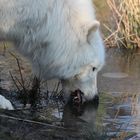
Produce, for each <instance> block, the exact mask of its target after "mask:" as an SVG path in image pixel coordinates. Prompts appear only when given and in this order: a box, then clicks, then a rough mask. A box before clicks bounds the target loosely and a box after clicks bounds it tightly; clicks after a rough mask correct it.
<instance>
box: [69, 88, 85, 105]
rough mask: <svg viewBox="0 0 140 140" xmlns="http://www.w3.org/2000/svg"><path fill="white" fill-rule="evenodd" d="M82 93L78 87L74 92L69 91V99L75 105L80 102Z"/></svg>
mask: <svg viewBox="0 0 140 140" xmlns="http://www.w3.org/2000/svg"><path fill="white" fill-rule="evenodd" d="M82 95H83V92H82V91H81V90H79V89H77V90H75V91H74V92H72V93H71V101H72V103H73V104H75V105H77V104H82V101H83V99H82Z"/></svg>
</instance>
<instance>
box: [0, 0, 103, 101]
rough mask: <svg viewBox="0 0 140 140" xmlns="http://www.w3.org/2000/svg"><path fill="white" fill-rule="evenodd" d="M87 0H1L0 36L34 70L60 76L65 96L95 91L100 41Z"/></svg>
mask: <svg viewBox="0 0 140 140" xmlns="http://www.w3.org/2000/svg"><path fill="white" fill-rule="evenodd" d="M99 26H100V23H99V22H98V21H97V20H96V17H95V12H94V7H93V5H92V0H0V39H1V40H3V39H4V40H10V41H13V42H14V44H15V46H16V48H17V49H18V50H19V51H20V52H21V53H22V54H23V55H24V56H26V57H28V58H29V60H30V61H31V64H32V67H33V71H34V72H35V74H36V75H37V76H39V77H41V78H44V79H46V80H48V79H53V78H57V79H60V80H61V81H62V88H63V90H64V93H66V95H69V93H71V92H72V91H75V90H77V89H79V90H81V91H82V92H83V93H84V98H85V100H91V99H92V98H94V96H95V95H96V94H97V86H96V76H97V72H98V71H99V70H100V69H101V67H102V66H103V64H104V45H103V41H102V39H101V36H100V33H99Z"/></svg>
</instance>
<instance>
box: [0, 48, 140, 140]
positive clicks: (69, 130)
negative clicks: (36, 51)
mask: <svg viewBox="0 0 140 140" xmlns="http://www.w3.org/2000/svg"><path fill="white" fill-rule="evenodd" d="M0 48H1V50H0V58H1V59H0V79H1V80H0V87H2V88H4V89H6V90H12V91H13V92H11V93H10V92H8V91H4V90H0V92H1V94H5V96H7V95H8V96H7V97H8V98H9V99H11V100H12V101H13V103H14V104H15V105H16V106H17V107H18V109H19V110H16V111H2V110H1V111H0V124H1V125H0V140H1V139H2V140H9V139H10V140H11V139H13V140H15V139H21V138H23V139H26V140H32V139H35V140H41V139H44V140H45V139H49V140H51V139H52V140H54V139H58V140H61V139H66V140H67V139H68V140H77V139H79V140H82V139H83V140H86V139H89V140H93V139H95V140H108V139H109V140H111V139H112V140H117V139H119V140H137V139H138V140H139V139H140V121H139V120H140V110H139V108H140V96H139V95H140V86H139V83H140V61H139V60H140V53H139V50H136V51H135V52H133V53H132V52H131V51H127V52H126V51H122V50H119V49H108V50H107V56H106V65H105V66H104V68H103V70H102V71H101V72H100V73H99V76H98V89H99V93H100V94H99V97H100V100H99V104H98V101H97V100H96V101H94V102H90V103H86V104H84V105H82V106H79V107H75V106H71V105H70V104H67V105H63V104H61V103H60V102H59V101H58V102H56V99H54V100H53V99H51V101H49V103H48V101H46V100H45V99H46V98H45V97H43V99H42V104H43V105H44V107H42V108H39V109H37V110H35V111H33V110H30V108H29V107H26V109H22V107H23V105H22V104H21V103H20V102H19V101H18V100H13V99H12V98H11V97H12V95H15V94H16V93H14V91H15V89H16V88H15V86H13V85H14V83H13V81H12V80H11V77H10V75H9V71H11V72H12V74H13V76H16V77H18V78H19V72H18V67H17V63H16V60H15V58H13V57H12V56H11V55H10V54H9V53H8V51H10V52H15V51H14V50H13V48H11V47H9V48H7V49H6V53H4V54H3V48H2V47H0ZM16 56H17V57H18V58H19V61H20V63H21V69H22V73H23V75H24V79H25V81H28V80H29V79H30V77H31V76H30V75H31V68H30V65H29V63H28V61H27V60H25V59H24V58H22V57H21V56H20V55H17V54H16ZM19 79H20V78H19ZM55 83H56V81H50V82H48V87H49V89H48V90H53V89H54V86H55V85H56V84H55ZM42 88H44V87H42ZM43 90H44V91H45V89H43ZM13 93H14V94H13ZM43 96H44V95H43ZM45 104H47V107H45Z"/></svg>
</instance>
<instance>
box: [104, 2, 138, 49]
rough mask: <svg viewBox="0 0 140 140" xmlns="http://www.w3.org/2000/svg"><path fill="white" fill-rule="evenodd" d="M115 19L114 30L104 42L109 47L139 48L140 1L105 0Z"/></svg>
mask: <svg viewBox="0 0 140 140" xmlns="http://www.w3.org/2000/svg"><path fill="white" fill-rule="evenodd" d="M107 3H108V5H109V7H110V9H111V11H112V13H113V18H114V19H115V20H114V21H115V24H116V30H115V31H113V30H112V29H111V28H109V27H108V26H106V28H107V29H108V30H109V31H110V33H111V35H109V36H108V37H107V38H106V39H105V42H106V43H107V44H108V45H109V46H116V45H117V46H119V47H120V46H123V47H125V48H137V47H140V0H129V1H128V0H107Z"/></svg>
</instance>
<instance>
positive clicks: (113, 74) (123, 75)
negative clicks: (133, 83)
mask: <svg viewBox="0 0 140 140" xmlns="http://www.w3.org/2000/svg"><path fill="white" fill-rule="evenodd" d="M102 76H103V77H107V78H126V77H128V74H127V73H123V72H109V73H103V75H102Z"/></svg>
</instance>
